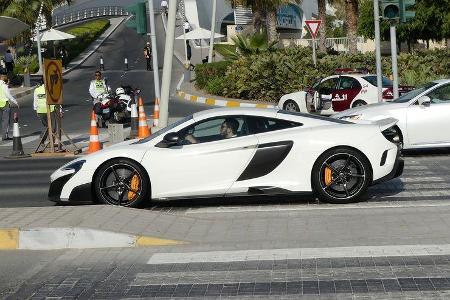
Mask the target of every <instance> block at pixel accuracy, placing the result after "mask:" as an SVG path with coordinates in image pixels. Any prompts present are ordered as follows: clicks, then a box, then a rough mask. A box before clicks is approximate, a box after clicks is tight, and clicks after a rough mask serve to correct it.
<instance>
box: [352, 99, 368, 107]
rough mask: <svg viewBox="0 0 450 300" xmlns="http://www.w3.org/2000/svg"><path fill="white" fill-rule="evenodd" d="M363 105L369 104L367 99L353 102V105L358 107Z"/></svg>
mask: <svg viewBox="0 0 450 300" xmlns="http://www.w3.org/2000/svg"><path fill="white" fill-rule="evenodd" d="M363 105H367V103H366V102H365V101H363V100H356V101H355V102H354V103H353V105H352V107H358V106H363Z"/></svg>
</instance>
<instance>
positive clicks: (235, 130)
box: [179, 116, 247, 145]
mask: <svg viewBox="0 0 450 300" xmlns="http://www.w3.org/2000/svg"><path fill="white" fill-rule="evenodd" d="M179 134H180V136H181V144H183V145H189V144H199V143H206V142H214V141H219V140H223V139H229V138H234V137H238V136H244V135H247V126H246V124H245V122H244V118H243V117H242V116H226V117H225V116H223V117H218V118H211V119H207V120H203V121H200V122H198V123H196V124H193V125H191V126H189V127H187V128H185V129H182V130H181V131H180V132H179Z"/></svg>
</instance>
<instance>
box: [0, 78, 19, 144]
mask: <svg viewBox="0 0 450 300" xmlns="http://www.w3.org/2000/svg"><path fill="white" fill-rule="evenodd" d="M8 83H9V80H8V76H6V75H0V118H1V119H2V141H7V140H12V138H10V137H9V135H8V134H9V126H10V120H11V105H10V103H13V104H14V105H15V106H17V108H19V104H18V103H17V101H16V99H14V97H13V96H12V95H11V92H10V90H9V87H8Z"/></svg>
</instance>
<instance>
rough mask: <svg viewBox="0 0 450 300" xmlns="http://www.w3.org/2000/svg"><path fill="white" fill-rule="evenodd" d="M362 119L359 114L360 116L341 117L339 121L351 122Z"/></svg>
mask: <svg viewBox="0 0 450 300" xmlns="http://www.w3.org/2000/svg"><path fill="white" fill-rule="evenodd" d="M361 117H362V115H361V114H359V115H349V116H343V117H340V118H339V119H341V120H347V121H349V120H359V119H361Z"/></svg>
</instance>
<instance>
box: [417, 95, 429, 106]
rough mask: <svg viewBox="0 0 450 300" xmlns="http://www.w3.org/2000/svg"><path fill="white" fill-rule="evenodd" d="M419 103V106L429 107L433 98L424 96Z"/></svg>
mask: <svg viewBox="0 0 450 300" xmlns="http://www.w3.org/2000/svg"><path fill="white" fill-rule="evenodd" d="M417 102H418V103H419V105H422V106H425V107H428V106H430V104H431V98H430V97H428V96H422V97H420V98H419V100H417Z"/></svg>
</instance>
